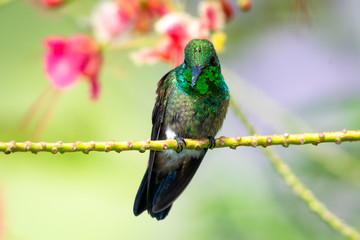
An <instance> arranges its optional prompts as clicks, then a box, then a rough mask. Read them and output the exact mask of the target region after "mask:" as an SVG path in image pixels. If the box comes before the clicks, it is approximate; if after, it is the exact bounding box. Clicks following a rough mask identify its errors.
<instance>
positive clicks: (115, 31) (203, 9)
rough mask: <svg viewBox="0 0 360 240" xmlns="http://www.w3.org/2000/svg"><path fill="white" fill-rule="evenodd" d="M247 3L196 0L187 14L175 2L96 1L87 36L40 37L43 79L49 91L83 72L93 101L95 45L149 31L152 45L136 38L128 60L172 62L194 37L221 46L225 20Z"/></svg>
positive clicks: (52, 0) (59, 1) (47, 1)
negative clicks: (43, 50)
mask: <svg viewBox="0 0 360 240" xmlns="http://www.w3.org/2000/svg"><path fill="white" fill-rule="evenodd" d="M41 1H42V4H43V5H44V6H46V7H49V8H52V9H54V8H55V9H56V8H57V7H64V5H67V4H72V2H71V1H65V0H41ZM244 4H245V5H244ZM244 6H245V7H244ZM250 6H251V2H250V1H249V0H240V1H239V2H238V6H237V5H236V4H235V3H231V2H230V0H208V1H200V2H199V4H198V7H197V12H198V13H197V16H192V15H190V14H189V13H188V12H186V11H184V10H183V9H185V6H183V5H181V4H180V3H179V2H177V1H170V0H147V1H145V0H116V1H100V2H98V3H97V4H96V5H94V7H93V11H92V12H91V13H89V17H88V19H89V20H88V25H89V26H90V30H91V31H90V32H91V33H92V35H88V36H86V35H84V34H77V35H75V36H70V37H64V36H49V37H48V38H46V39H45V41H44V43H45V44H44V45H45V48H46V56H45V61H44V64H45V72H46V75H47V78H48V80H49V82H50V84H51V86H52V87H53V88H54V89H55V90H57V91H66V90H68V89H70V88H71V87H72V86H74V85H75V83H76V82H77V81H78V80H79V79H80V77H81V76H82V77H85V78H86V79H87V80H88V82H89V84H90V96H91V99H93V100H95V99H97V97H98V94H99V81H98V78H99V72H100V69H101V65H102V62H103V59H102V51H101V50H107V49H108V48H110V47H111V48H114V47H121V46H126V45H127V44H129V43H131V42H134V41H137V40H139V39H142V38H144V39H145V38H146V37H149V36H151V37H152V38H155V41H150V42H152V43H154V44H152V45H150V46H149V45H147V44H148V43H147V42H146V41H142V44H140V46H139V44H138V45H137V48H138V49H135V50H134V51H133V52H132V54H131V59H132V60H133V61H134V62H135V63H137V64H141V63H156V62H159V61H161V62H166V63H170V64H171V65H173V66H175V65H178V64H180V63H181V62H182V61H183V57H184V56H183V49H184V47H185V45H186V44H187V42H189V41H190V40H191V39H194V38H206V39H210V40H211V41H212V42H213V43H214V46H215V48H216V49H217V51H219V52H221V51H223V50H224V44H225V40H226V34H225V33H224V28H225V24H226V23H227V22H229V21H230V20H231V18H232V17H233V15H234V10H235V9H236V8H237V7H239V8H240V9H242V10H248V9H249V7H250Z"/></svg>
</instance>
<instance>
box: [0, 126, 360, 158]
mask: <svg viewBox="0 0 360 240" xmlns="http://www.w3.org/2000/svg"><path fill="white" fill-rule="evenodd" d="M185 141H186V146H184V148H186V149H197V150H199V149H200V148H207V147H208V145H209V140H208V139H206V140H205V139H204V140H195V139H186V140H185ZM348 141H360V131H359V130H358V131H348V130H343V131H338V132H321V133H303V134H288V133H284V134H282V135H277V134H275V135H271V136H270V135H269V136H258V135H256V134H254V135H253V136H244V137H240V136H237V137H231V138H228V137H220V138H217V139H216V146H215V148H224V147H229V148H232V149H236V148H237V147H239V146H251V147H257V146H262V147H268V146H272V145H282V146H284V147H288V146H289V145H303V144H314V145H317V144H319V143H325V142H335V143H337V144H340V143H342V142H348ZM177 147H178V146H177V142H176V141H175V140H173V139H167V140H157V141H150V140H145V141H129V142H115V141H109V142H94V141H90V142H79V141H78V142H75V143H63V142H61V141H59V142H56V143H48V142H38V143H33V142H29V141H27V142H15V141H10V142H0V152H4V153H6V154H9V153H13V152H32V153H38V152H52V153H58V152H60V153H65V152H84V153H89V152H90V151H98V152H110V151H116V152H121V151H130V150H138V151H140V152H145V150H157V151H162V150H167V149H176V148H177Z"/></svg>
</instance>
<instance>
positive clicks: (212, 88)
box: [175, 63, 229, 99]
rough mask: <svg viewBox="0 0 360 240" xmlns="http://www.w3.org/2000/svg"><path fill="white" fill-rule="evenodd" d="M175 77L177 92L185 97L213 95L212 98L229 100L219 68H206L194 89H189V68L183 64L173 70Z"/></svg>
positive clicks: (190, 76)
mask: <svg viewBox="0 0 360 240" xmlns="http://www.w3.org/2000/svg"><path fill="white" fill-rule="evenodd" d="M175 75H176V79H177V86H178V88H179V90H180V91H183V92H184V93H185V94H186V95H189V96H191V95H194V96H196V95H213V97H219V98H227V99H229V90H228V87H227V86H226V83H225V81H224V78H223V76H222V74H221V71H220V68H219V67H216V66H208V67H206V68H205V69H204V70H203V71H202V72H201V74H200V76H199V77H198V80H197V82H196V85H195V86H194V88H192V87H191V78H192V71H191V68H190V67H187V66H186V65H185V63H183V64H182V65H180V66H178V67H177V68H176V69H175Z"/></svg>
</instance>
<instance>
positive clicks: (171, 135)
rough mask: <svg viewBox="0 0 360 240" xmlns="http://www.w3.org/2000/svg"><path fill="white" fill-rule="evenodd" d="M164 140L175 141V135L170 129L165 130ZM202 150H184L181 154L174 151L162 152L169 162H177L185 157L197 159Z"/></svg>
mask: <svg viewBox="0 0 360 240" xmlns="http://www.w3.org/2000/svg"><path fill="white" fill-rule="evenodd" d="M165 135H166V138H170V139H175V137H176V133H175V132H174V131H173V130H172V129H171V128H167V129H166V131H165ZM202 152H203V150H195V149H184V150H182V151H181V152H179V153H178V152H176V151H175V150H166V151H163V154H165V155H166V157H168V158H169V159H171V160H174V161H177V160H179V159H182V158H184V157H187V156H191V157H195V158H198V157H200V155H201V154H202Z"/></svg>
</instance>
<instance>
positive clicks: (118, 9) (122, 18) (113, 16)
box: [91, 2, 131, 42]
mask: <svg viewBox="0 0 360 240" xmlns="http://www.w3.org/2000/svg"><path fill="white" fill-rule="evenodd" d="M130 20H131V19H130V16H129V14H128V12H127V10H126V9H125V8H123V7H122V6H121V4H120V3H118V2H101V3H100V4H99V5H98V7H97V8H96V10H95V11H94V12H93V14H92V17H91V23H92V26H93V28H94V31H95V36H96V38H97V39H98V40H99V41H100V42H109V41H110V40H113V39H115V38H116V37H117V36H118V35H119V34H121V33H123V32H125V31H126V30H128V29H129V28H130V24H131V22H130Z"/></svg>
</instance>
